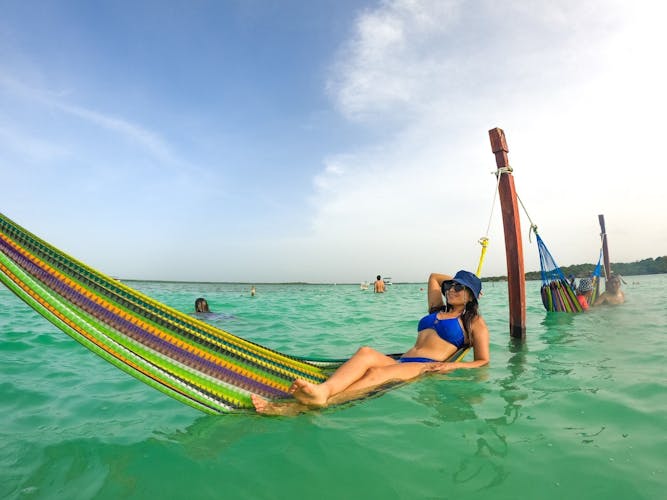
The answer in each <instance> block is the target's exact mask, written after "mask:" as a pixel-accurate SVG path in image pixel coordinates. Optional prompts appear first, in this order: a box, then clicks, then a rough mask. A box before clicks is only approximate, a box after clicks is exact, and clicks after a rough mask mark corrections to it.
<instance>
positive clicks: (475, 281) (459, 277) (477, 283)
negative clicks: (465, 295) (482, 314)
mask: <svg viewBox="0 0 667 500" xmlns="http://www.w3.org/2000/svg"><path fill="white" fill-rule="evenodd" d="M452 281H455V282H456V283H461V284H462V285H463V286H465V287H468V288H469V289H470V290H471V291H472V294H473V295H474V296H475V300H478V299H479V294H480V292H481V291H482V280H480V279H479V278H478V277H477V275H476V274H474V273H471V272H470V271H459V272H458V273H456V274H455V275H454V278H452Z"/></svg>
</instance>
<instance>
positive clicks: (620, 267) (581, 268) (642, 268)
mask: <svg viewBox="0 0 667 500" xmlns="http://www.w3.org/2000/svg"><path fill="white" fill-rule="evenodd" d="M610 265H611V268H612V270H613V271H614V273H616V274H620V275H621V276H642V275H645V274H666V273H667V255H665V256H662V257H656V258H655V259H651V258H648V259H643V260H639V261H636V262H611V263H610ZM595 266H596V264H574V265H571V266H562V267H561V270H562V271H563V274H564V275H565V276H569V275H573V276H574V277H575V278H585V277H588V276H590V275H591V274H592V273H593V271H594V270H595ZM116 279H118V280H119V281H123V282H126V283H131V282H151V283H201V284H211V285H214V284H224V285H251V284H252V285H358V284H359V283H357V282H355V283H347V282H341V283H324V282H322V283H316V282H309V281H282V282H278V281H276V282H254V281H253V282H250V281H196V282H194V281H181V280H152V279H135V278H132V279H129V278H128V279H125V278H116ZM541 279H542V275H541V272H540V271H529V272H527V273H526V281H539V280H541ZM482 281H486V282H491V281H507V276H486V277H484V278H482ZM401 283H412V282H410V281H404V282H400V281H399V282H394V284H401Z"/></svg>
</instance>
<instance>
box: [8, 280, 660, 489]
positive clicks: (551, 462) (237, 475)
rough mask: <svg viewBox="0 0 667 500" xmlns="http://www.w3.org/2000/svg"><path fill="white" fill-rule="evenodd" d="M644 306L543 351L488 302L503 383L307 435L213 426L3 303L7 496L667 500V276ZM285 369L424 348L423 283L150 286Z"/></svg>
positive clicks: (540, 318)
mask: <svg viewBox="0 0 667 500" xmlns="http://www.w3.org/2000/svg"><path fill="white" fill-rule="evenodd" d="M626 280H627V281H628V285H626V286H624V290H625V292H626V297H627V303H626V304H625V305H624V306H620V307H613V308H612V307H602V308H598V309H596V310H592V311H591V312H589V313H585V314H579V315H566V314H562V313H561V314H559V313H546V312H545V311H544V309H543V308H542V305H541V303H540V299H539V283H537V282H529V283H528V285H527V290H528V293H527V300H528V311H527V340H526V342H525V343H516V342H514V341H512V340H511V339H510V338H509V335H508V325H507V317H508V313H507V289H506V285H505V284H495V285H493V284H485V295H484V297H483V299H482V313H483V315H484V316H485V318H486V320H487V323H488V324H489V327H490V329H491V355H492V361H491V365H490V366H489V367H487V368H483V369H480V370H474V371H460V372H455V373H453V374H449V375H437V376H432V377H428V378H426V379H422V380H420V381H417V382H415V383H412V384H408V385H405V386H403V387H399V388H397V389H394V390H391V391H389V392H387V393H385V394H383V395H382V396H379V397H374V398H370V399H367V400H365V401H361V402H355V403H351V404H347V405H344V406H341V407H336V408H329V409H326V410H323V411H317V412H312V413H309V414H304V415H299V416H296V417H261V416H254V415H250V416H249V415H226V416H219V417H212V416H206V415H204V414H201V413H199V412H198V411H196V410H194V409H192V408H190V407H187V406H184V405H182V404H181V403H178V402H177V401H175V400H172V399H171V398H168V397H167V396H165V395H163V394H162V393H160V392H157V391H155V390H154V389H151V388H149V387H148V386H145V385H143V384H142V383H140V382H138V381H136V380H135V379H133V378H132V377H129V376H128V375H126V374H125V373H123V372H121V371H120V370H117V369H116V368H114V367H113V366H111V365H110V364H108V363H106V362H105V361H104V360H102V359H101V358H98V357H97V356H95V355H94V354H92V353H90V352H89V351H87V350H86V349H85V348H83V347H82V346H80V345H79V344H77V343H76V342H75V341H73V340H71V339H70V338H69V337H67V336H66V335H65V334H63V333H61V332H60V331H58V330H57V329H55V327H53V326H52V325H51V324H50V323H48V322H47V321H46V320H44V319H42V318H41V317H40V316H38V315H37V314H36V313H34V312H33V311H32V310H30V309H29V308H28V307H27V306H26V305H24V304H23V303H22V302H21V301H19V300H18V299H17V298H16V297H14V296H13V295H12V294H11V293H10V292H9V291H8V290H7V289H6V288H4V287H1V288H0V422H2V426H0V450H1V452H0V498H68V499H70V498H71V499H76V498H102V499H105V498H109V499H117V498H142V499H143V498H157V497H162V498H259V499H263V498H267V499H268V498H292V497H296V498H325V499H328V498H332V499H333V498H380V497H383V498H389V499H392V498H401V499H402V498H405V499H412V498H456V499H460V498H475V499H486V498H489V499H491V498H493V499H496V500H497V499H505V498H507V499H514V498H530V499H559V500H560V499H562V498H590V499H616V498H618V499H634V498H637V499H639V498H642V499H643V498H645V499H656V498H664V496H663V495H664V491H663V489H664V488H665V487H667V479H666V474H665V473H666V470H665V469H666V467H667V466H666V463H667V432H666V431H667V369H666V368H665V361H664V357H665V352H667V340H666V339H667V312H666V310H665V298H666V295H667V293H666V292H667V276H666V275H658V276H641V277H635V278H632V277H630V278H626ZM129 284H130V286H133V287H134V288H137V289H139V290H141V291H143V292H145V293H147V294H148V295H150V296H152V297H154V298H156V299H158V300H160V301H162V302H165V303H167V304H169V305H171V306H173V307H175V308H177V309H180V310H182V311H185V312H190V311H191V310H192V308H193V304H194V299H195V298H196V297H198V296H204V297H206V298H207V299H208V302H209V304H210V306H211V309H212V310H213V311H215V312H216V313H218V314H214V315H212V316H211V318H210V321H211V322H212V323H214V324H215V325H216V326H219V327H222V328H224V329H226V330H228V331H231V332H233V333H235V334H238V335H240V336H242V337H244V338H247V339H249V340H253V341H256V342H260V343H262V344H264V345H266V346H268V347H271V348H275V349H278V350H280V351H283V352H287V353H291V354H298V355H308V356H324V357H343V356H349V355H351V354H352V353H353V352H354V350H355V349H356V347H357V346H359V345H362V344H367V345H371V346H373V347H376V348H378V349H380V350H383V351H386V352H398V351H403V350H405V349H406V348H408V347H409V346H410V345H411V343H412V341H413V340H414V336H415V333H416V324H417V321H418V319H419V317H420V316H421V315H422V314H423V312H424V310H425V304H426V299H425V291H424V290H422V288H423V287H424V285H423V284H395V285H393V286H391V287H389V290H388V293H386V294H384V295H376V294H373V293H372V292H368V291H361V290H359V286H358V285H259V286H257V296H256V297H254V298H251V297H250V294H249V289H250V287H249V285H227V284H183V283H178V284H176V283H150V282H132V283H129Z"/></svg>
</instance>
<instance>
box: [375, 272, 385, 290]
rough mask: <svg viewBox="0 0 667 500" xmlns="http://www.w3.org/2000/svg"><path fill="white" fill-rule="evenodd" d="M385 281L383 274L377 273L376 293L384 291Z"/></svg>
mask: <svg viewBox="0 0 667 500" xmlns="http://www.w3.org/2000/svg"><path fill="white" fill-rule="evenodd" d="M384 287H385V284H384V281H382V276H380V275H379V274H378V275H377V278H376V279H375V293H384Z"/></svg>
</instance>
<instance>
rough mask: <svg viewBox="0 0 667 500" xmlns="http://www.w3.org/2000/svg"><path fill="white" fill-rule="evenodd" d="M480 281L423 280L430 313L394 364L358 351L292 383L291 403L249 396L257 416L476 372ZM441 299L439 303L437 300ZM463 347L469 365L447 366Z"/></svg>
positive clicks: (482, 336) (483, 353)
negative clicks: (324, 374) (317, 375)
mask: <svg viewBox="0 0 667 500" xmlns="http://www.w3.org/2000/svg"><path fill="white" fill-rule="evenodd" d="M481 290H482V283H481V281H480V279H479V278H478V277H477V276H475V275H474V274H473V273H471V272H468V271H459V272H458V273H456V275H455V276H454V277H453V278H452V277H451V276H448V275H446V274H436V273H433V274H431V275H430V276H429V280H428V306H429V311H430V314H428V315H427V316H424V317H423V318H422V319H421V320H420V321H419V326H418V328H417V330H418V334H417V341H416V342H415V345H414V346H413V347H412V348H411V349H410V350H409V351H407V352H406V353H405V354H403V356H402V357H401V358H400V359H398V360H395V359H393V358H391V357H389V356H386V355H384V354H382V353H380V352H378V351H376V350H374V349H371V348H370V347H361V348H360V349H359V350H358V351H357V352H356V353H355V354H354V356H352V357H351V358H350V359H349V360H347V361H346V362H345V363H344V364H343V365H341V367H340V368H338V370H336V371H335V372H334V373H333V375H331V377H329V378H328V379H327V380H326V381H325V382H322V383H321V384H314V383H311V382H308V381H306V380H302V379H297V380H295V381H294V383H293V384H292V386H291V387H290V389H289V392H290V393H291V394H292V395H293V396H294V398H295V399H296V402H287V403H285V402H273V401H268V400H266V399H263V398H261V397H260V396H257V395H253V396H252V401H253V404H254V405H255V409H256V410H257V412H258V413H266V414H273V415H286V414H295V413H298V412H300V411H303V410H305V409H307V408H313V407H324V406H328V405H330V404H336V403H342V402H344V401H348V400H350V399H354V398H358V397H360V396H362V395H364V394H366V393H368V392H370V391H372V390H373V389H375V388H377V387H379V386H381V385H384V384H386V383H388V382H405V381H408V380H411V379H414V378H417V377H419V376H421V375H424V374H426V373H448V372H451V371H453V370H456V369H459V368H479V367H480V366H484V365H486V364H488V362H489V330H488V328H487V326H486V323H485V322H484V319H483V318H482V317H481V316H480V315H479V314H478V312H477V308H478V303H477V300H478V298H479V294H480V292H481ZM443 295H444V296H445V301H443ZM464 345H470V346H472V347H473V350H474V353H475V356H474V361H470V362H457V363H448V362H446V361H444V360H447V359H449V358H450V357H451V356H452V355H453V354H454V353H455V352H456V351H457V350H458V349H460V348H461V347H463V346H464Z"/></svg>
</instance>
